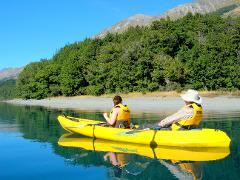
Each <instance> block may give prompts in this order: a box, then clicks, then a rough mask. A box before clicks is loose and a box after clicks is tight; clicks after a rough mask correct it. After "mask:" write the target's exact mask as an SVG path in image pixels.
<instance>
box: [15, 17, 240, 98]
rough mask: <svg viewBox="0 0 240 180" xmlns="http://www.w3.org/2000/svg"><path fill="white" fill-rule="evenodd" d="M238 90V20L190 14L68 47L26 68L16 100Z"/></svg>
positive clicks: (239, 60) (239, 25)
mask: <svg viewBox="0 0 240 180" xmlns="http://www.w3.org/2000/svg"><path fill="white" fill-rule="evenodd" d="M187 88H194V89H197V90H227V91H234V90H239V89H240V18H231V17H227V18H223V17H221V16H218V15H214V14H208V15H200V14H196V15H192V14H188V15H186V16H185V17H183V18H181V19H178V20H175V21H172V20H170V19H161V20H158V21H154V22H153V23H152V24H151V25H150V26H148V27H139V26H137V27H131V28H129V29H128V30H127V31H126V32H123V33H121V34H111V33H109V34H108V35H107V36H106V37H104V38H102V39H90V38H87V39H85V40H83V41H81V42H76V43H73V44H67V45H65V46H64V47H63V48H61V49H60V50H58V52H57V53H56V54H55V55H54V56H53V57H52V58H51V59H42V60H41V61H39V62H33V63H30V64H28V65H27V66H26V67H25V68H24V70H23V71H22V72H21V73H20V75H19V77H18V79H17V83H16V93H17V95H18V96H19V97H21V98H25V99H29V98H36V99H42V98H46V97H50V96H61V95H64V96H75V95H101V94H107V93H128V92H150V91H168V90H177V91H180V90H183V89H187Z"/></svg>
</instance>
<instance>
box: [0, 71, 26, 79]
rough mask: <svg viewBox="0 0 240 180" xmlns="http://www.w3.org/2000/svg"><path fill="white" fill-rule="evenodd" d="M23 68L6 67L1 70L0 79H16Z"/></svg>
mask: <svg viewBox="0 0 240 180" xmlns="http://www.w3.org/2000/svg"><path fill="white" fill-rule="evenodd" d="M22 70H23V68H6V69H2V70H0V81H3V80H8V79H16V78H17V76H18V74H19V73H20V72H21V71H22Z"/></svg>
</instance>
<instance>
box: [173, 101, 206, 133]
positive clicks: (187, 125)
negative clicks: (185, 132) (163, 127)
mask: <svg viewBox="0 0 240 180" xmlns="http://www.w3.org/2000/svg"><path fill="white" fill-rule="evenodd" d="M187 107H192V108H193V116H192V117H191V118H188V119H182V120H180V121H178V122H175V123H173V124H172V126H171V129H172V130H178V129H180V128H184V129H191V127H192V126H197V125H198V124H199V123H200V121H201V120H202V113H203V109H202V106H201V105H197V104H196V103H192V104H189V105H187V106H185V107H184V108H187Z"/></svg>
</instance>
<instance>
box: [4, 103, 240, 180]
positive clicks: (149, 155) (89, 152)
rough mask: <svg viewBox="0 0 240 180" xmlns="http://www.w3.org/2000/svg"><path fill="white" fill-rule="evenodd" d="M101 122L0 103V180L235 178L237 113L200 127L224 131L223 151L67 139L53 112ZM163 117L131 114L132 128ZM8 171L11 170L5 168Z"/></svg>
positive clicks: (214, 116) (208, 118)
mask: <svg viewBox="0 0 240 180" xmlns="http://www.w3.org/2000/svg"><path fill="white" fill-rule="evenodd" d="M62 113H65V114H68V115H72V116H75V117H82V118H89V119H99V120H103V117H102V113H101V112H82V111H70V110H53V109H47V108H42V107H29V106H14V105H8V104H4V103H1V104H0V142H1V143H0V156H1V167H2V168H1V172H0V179H32V178H34V179H43V178H44V179H66V178H67V179H77V178H81V177H84V178H85V179H116V178H121V179H194V178H196V179H239V177H240V157H239V150H240V143H239V142H240V112H231V113H209V114H205V115H204V118H203V121H202V123H201V127H208V128H216V129H221V130H223V131H225V132H226V133H227V134H228V135H229V136H230V138H231V139H232V143H231V147H230V150H229V149H228V148H217V149H216V148H210V149H209V148H170V147H152V148H151V147H150V146H144V145H137V144H126V143H116V142H112V141H106V140H100V139H91V138H87V137H83V136H80V135H69V134H67V132H66V131H64V130H63V129H62V128H61V126H60V125H59V123H58V122H57V116H58V115H59V114H62ZM164 116H165V114H163V113H161V114H160V113H159V114H157V113H155V114H153V113H142V114H133V116H132V119H133V122H134V123H137V124H147V123H155V122H157V121H158V120H160V119H162V118H164ZM9 167H11V168H9Z"/></svg>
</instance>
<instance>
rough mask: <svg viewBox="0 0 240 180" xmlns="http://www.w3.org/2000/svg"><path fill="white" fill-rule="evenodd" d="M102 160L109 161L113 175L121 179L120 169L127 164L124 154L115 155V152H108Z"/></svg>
mask: <svg viewBox="0 0 240 180" xmlns="http://www.w3.org/2000/svg"><path fill="white" fill-rule="evenodd" d="M103 158H104V160H105V161H107V160H108V159H109V160H110V163H111V164H112V165H113V168H112V170H113V175H114V176H115V177H118V178H119V177H121V175H122V168H123V167H124V166H125V165H126V164H127V163H128V162H127V160H126V154H123V153H118V154H117V153H115V152H108V153H106V154H105V155H104V157H103Z"/></svg>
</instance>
